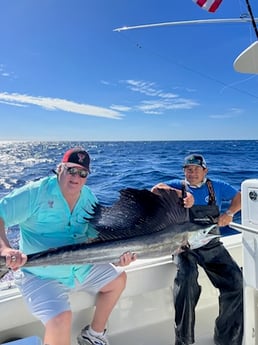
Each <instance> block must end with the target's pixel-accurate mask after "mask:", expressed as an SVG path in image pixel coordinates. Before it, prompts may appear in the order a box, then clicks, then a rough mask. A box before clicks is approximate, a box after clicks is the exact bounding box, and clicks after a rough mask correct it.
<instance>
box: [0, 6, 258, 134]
mask: <svg viewBox="0 0 258 345" xmlns="http://www.w3.org/2000/svg"><path fill="white" fill-rule="evenodd" d="M250 4H251V6H252V10H253V13H254V16H255V17H258V3H257V1H254V0H250ZM244 13H247V7H246V3H245V0H242V1H240V0H239V1H237V0H224V1H223V2H222V4H221V6H220V7H219V9H218V10H217V11H216V12H215V13H208V12H207V11H205V10H203V9H201V8H200V7H199V6H197V5H196V4H195V3H193V1H191V0H73V1H72V0H39V1H35V0H8V1H7V0H5V1H1V3H0V42H1V48H0V117H1V126H0V140H80V141H81V140H83V141H84V140H85V141H88V140H90V141H93V140H96V141H99V140H205V139H258V130H257V128H258V116H257V108H258V75H250V74H241V73H238V72H236V71H235V70H234V68H233V61H234V60H235V58H236V57H237V56H238V55H239V54H240V53H241V52H242V51H243V50H244V49H246V48H247V47H248V46H249V45H250V44H251V43H252V42H254V41H255V40H256V36H255V32H254V29H253V27H252V25H251V24H250V23H239V24H237V23H234V24H229V23H225V24H217V25H216V24H206V25H205V24H198V25H184V26H177V27H175V26H174V27H171V26H170V27H168V26H167V27H159V28H149V29H140V30H127V31H121V32H116V31H113V30H114V29H116V28H119V27H123V26H130V25H139V24H149V23H158V22H170V21H181V20H193V19H219V18H239V17H240V16H241V15H242V14H244Z"/></svg>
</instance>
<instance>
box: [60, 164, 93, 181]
mask: <svg viewBox="0 0 258 345" xmlns="http://www.w3.org/2000/svg"><path fill="white" fill-rule="evenodd" d="M65 169H66V171H67V173H68V174H69V175H72V176H76V175H79V176H80V177H81V178H86V177H87V176H88V175H89V172H88V171H87V170H84V169H78V168H76V167H66V166H65Z"/></svg>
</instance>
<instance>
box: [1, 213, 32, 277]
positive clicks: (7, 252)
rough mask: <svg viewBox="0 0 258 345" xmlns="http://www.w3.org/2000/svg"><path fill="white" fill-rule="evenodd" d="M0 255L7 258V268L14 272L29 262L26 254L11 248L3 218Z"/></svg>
mask: <svg viewBox="0 0 258 345" xmlns="http://www.w3.org/2000/svg"><path fill="white" fill-rule="evenodd" d="M0 255H1V256H5V257H6V266H7V267H10V268H11V269H13V270H17V269H18V268H19V267H20V266H22V265H24V264H25V262H26V261H27V256H26V255H25V254H24V253H22V252H21V251H19V250H17V249H13V248H12V247H11V246H10V243H9V241H8V239H7V237H6V233H5V224H4V221H3V219H2V218H0Z"/></svg>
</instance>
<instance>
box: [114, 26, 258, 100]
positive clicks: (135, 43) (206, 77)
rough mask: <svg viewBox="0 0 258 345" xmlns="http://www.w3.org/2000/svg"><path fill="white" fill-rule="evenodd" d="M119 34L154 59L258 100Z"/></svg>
mask: <svg viewBox="0 0 258 345" xmlns="http://www.w3.org/2000/svg"><path fill="white" fill-rule="evenodd" d="M118 33H119V34H120V35H122V37H123V38H124V39H125V40H127V41H128V42H130V43H131V44H133V46H135V47H136V48H137V49H139V48H140V49H141V50H142V51H143V52H146V53H147V54H149V55H152V56H154V57H158V58H160V59H162V60H165V61H167V62H168V63H172V64H174V65H176V66H178V67H181V68H182V69H184V70H186V71H189V72H191V73H194V74H197V75H199V76H201V77H203V78H204V79H208V80H211V81H213V82H215V83H217V84H220V85H222V86H223V87H224V89H225V88H230V89H232V90H234V91H237V92H240V93H242V94H245V95H247V96H250V97H252V98H256V99H258V95H255V94H253V93H251V92H249V91H245V90H242V89H239V88H237V87H234V85H233V86H232V85H228V84H227V83H225V82H223V81H221V80H219V79H217V78H215V77H213V76H210V75H208V74H206V73H203V72H200V71H198V70H196V69H193V68H192V67H189V66H187V65H185V64H183V63H181V62H178V61H175V60H173V59H171V58H168V57H166V56H164V55H161V54H159V53H157V52H156V51H153V50H151V49H149V48H148V49H147V48H145V47H144V45H143V44H141V43H139V42H138V41H135V40H133V39H131V38H130V37H129V36H128V34H126V33H125V31H119V32H118ZM253 77H254V78H255V77H257V76H256V75H254V76H253ZM248 79H249V77H248ZM248 79H245V80H242V81H240V82H239V83H242V82H244V81H246V80H248Z"/></svg>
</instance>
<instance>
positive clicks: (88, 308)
mask: <svg viewBox="0 0 258 345" xmlns="http://www.w3.org/2000/svg"><path fill="white" fill-rule="evenodd" d="M241 188H242V211H241V214H242V221H241V224H238V223H233V222H232V223H231V224H230V226H231V227H232V228H233V229H235V230H238V232H237V233H236V234H232V235H229V236H225V237H222V238H221V240H222V242H223V243H224V245H225V247H226V248H227V249H228V251H229V252H230V254H231V255H232V257H233V258H234V259H235V260H236V261H237V263H238V264H239V266H240V267H243V272H244V291H245V294H244V297H245V298H244V301H245V303H244V305H245V313H244V315H245V333H244V344H245V345H258V334H257V330H258V324H257V323H258V309H257V298H258V268H257V267H258V266H257V265H256V262H258V260H257V257H258V245H257V243H258V212H257V208H258V179H257V180H246V181H244V182H243V183H242V186H241ZM256 266H257V267H256ZM126 271H127V276H128V279H127V286H126V289H125V290H124V292H123V294H122V296H121V298H120V300H119V301H118V303H117V305H116V306H115V308H114V310H113V312H112V314H111V316H110V318H109V321H108V324H107V329H108V338H109V341H110V344H112V345H120V344H121V343H123V344H125V345H131V344H137V345H157V344H159V345H169V344H173V342H174V325H173V320H174V310H173V303H172V286H173V278H174V276H175V273H176V265H175V262H174V261H173V260H172V257H171V256H170V255H169V256H164V257H159V258H155V259H148V260H140V259H138V260H137V261H135V262H134V263H132V264H131V265H129V266H128V267H127V268H126ZM199 272H200V277H199V283H200V285H201V286H202V294H201V297H200V300H199V302H198V305H197V309H196V339H195V340H196V343H195V344H196V345H212V344H214V342H213V329H214V321H215V318H216V316H217V314H218V290H217V289H215V288H214V287H213V286H212V284H211V283H210V281H209V280H208V278H207V276H206V274H205V273H204V271H203V270H202V269H201V268H200V270H199ZM94 302H95V299H94V297H93V296H91V295H88V294H86V293H84V292H75V293H72V294H71V306H72V311H73V326H72V342H71V344H72V345H76V344H77V341H76V337H77V335H78V334H79V332H80V330H81V328H83V327H84V326H85V325H86V324H88V323H90V321H91V318H92V315H93V311H94ZM0 313H1V315H2V317H1V323H0V344H8V345H23V344H26V345H41V344H42V340H41V339H42V338H43V333H44V328H43V326H42V325H41V323H40V322H39V321H38V320H37V319H36V318H35V317H34V316H32V315H31V314H30V312H29V311H28V310H27V307H26V305H25V303H24V301H23V298H22V296H21V295H20V293H19V290H18V289H17V288H16V287H15V285H14V284H13V283H12V282H5V283H4V285H3V287H2V290H1V291H0Z"/></svg>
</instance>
